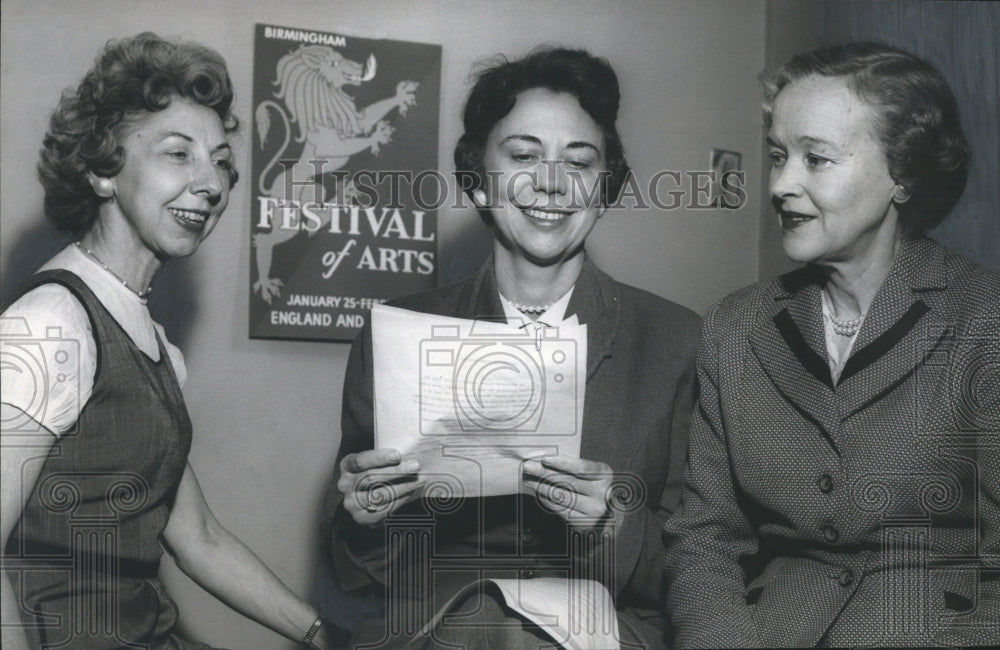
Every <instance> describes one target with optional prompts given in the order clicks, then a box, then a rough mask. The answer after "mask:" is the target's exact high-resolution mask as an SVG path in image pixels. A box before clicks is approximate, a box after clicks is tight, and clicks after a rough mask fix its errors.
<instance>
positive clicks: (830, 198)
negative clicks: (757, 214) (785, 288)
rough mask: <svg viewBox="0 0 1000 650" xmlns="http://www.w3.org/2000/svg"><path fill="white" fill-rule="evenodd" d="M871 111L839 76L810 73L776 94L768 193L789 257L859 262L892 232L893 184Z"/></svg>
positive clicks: (894, 215) (895, 220) (895, 224)
mask: <svg viewBox="0 0 1000 650" xmlns="http://www.w3.org/2000/svg"><path fill="white" fill-rule="evenodd" d="M874 111H875V109H874V108H872V107H871V106H869V105H868V104H866V103H865V102H863V101H862V100H861V99H860V98H858V97H857V96H856V95H855V94H854V92H853V91H852V90H851V89H850V88H849V87H848V85H847V80H846V79H844V78H842V77H824V76H816V75H813V76H809V77H806V78H804V79H800V80H797V81H794V82H792V83H790V84H788V85H787V86H786V87H785V88H783V89H782V90H781V92H780V93H778V96H777V97H776V98H775V101H774V110H773V113H772V118H771V128H770V130H769V132H768V145H769V148H770V158H771V163H772V166H771V175H770V193H771V201H772V203H773V204H774V206H775V208H776V210H777V211H778V216H779V218H780V219H781V231H782V244H783V246H784V250H785V254H786V255H788V256H789V257H790V258H791V259H793V260H794V261H796V262H818V263H833V264H836V263H852V262H861V261H863V260H864V259H865V255H866V253H867V252H869V251H873V250H877V249H879V248H880V247H879V246H878V244H879V243H885V242H886V241H887V239H886V238H895V237H896V235H897V230H898V215H897V213H896V208H895V206H894V205H893V190H894V188H895V186H896V183H895V181H893V179H892V177H891V176H890V175H889V168H888V162H887V160H886V156H885V152H884V151H883V148H882V145H881V143H880V142H879V140H878V138H877V133H876V127H875V113H874Z"/></svg>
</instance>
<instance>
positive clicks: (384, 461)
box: [340, 447, 402, 474]
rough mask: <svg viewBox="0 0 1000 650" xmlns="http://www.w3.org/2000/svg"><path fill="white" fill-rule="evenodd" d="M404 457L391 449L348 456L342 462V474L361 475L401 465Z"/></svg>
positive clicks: (373, 450)
mask: <svg viewBox="0 0 1000 650" xmlns="http://www.w3.org/2000/svg"><path fill="white" fill-rule="evenodd" d="M401 459H402V457H401V456H400V454H399V452H398V451H397V450H395V449H392V448H391V447H386V448H383V449H368V450H366V451H359V452H358V453H356V454H348V455H346V456H344V458H343V460H341V461H340V471H341V473H351V474H360V473H361V472H364V471H366V470H369V469H375V468H376V467H389V466H391V465H399V463H400V461H401Z"/></svg>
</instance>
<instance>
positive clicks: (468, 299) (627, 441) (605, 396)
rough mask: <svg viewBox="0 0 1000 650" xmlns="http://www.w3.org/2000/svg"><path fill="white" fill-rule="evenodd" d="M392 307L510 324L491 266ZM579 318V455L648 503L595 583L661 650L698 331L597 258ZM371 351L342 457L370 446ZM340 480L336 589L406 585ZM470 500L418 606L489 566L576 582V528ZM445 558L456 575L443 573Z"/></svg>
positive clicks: (333, 504) (334, 529)
mask: <svg viewBox="0 0 1000 650" xmlns="http://www.w3.org/2000/svg"><path fill="white" fill-rule="evenodd" d="M392 304H393V305H395V306H398V307H403V308H406V309H411V310H414V311H420V312H425V313H433V314H440V315H448V316H456V317H460V318H496V317H498V316H499V317H501V318H502V316H503V313H504V312H503V307H502V306H501V304H500V301H499V292H498V290H497V287H496V279H495V276H494V274H493V264H492V260H490V261H489V262H488V263H487V264H486V266H485V267H484V268H483V269H482V270H481V271H480V272H479V273H478V274H477V275H475V276H472V277H470V278H467V279H465V280H462V281H460V282H458V283H456V284H453V285H451V286H448V287H443V288H440V289H435V290H432V291H429V292H426V293H423V294H418V295H415V296H409V297H406V298H401V299H399V300H396V301H394V302H393V303H392ZM572 314H576V315H577V316H578V318H579V320H580V322H581V323H585V324H586V325H587V386H586V398H585V405H584V414H583V435H582V441H581V450H580V456H581V457H582V458H586V459H590V460H596V461H603V462H605V463H607V464H608V465H609V466H610V467H611V469H612V470H613V471H614V472H615V473H616V475H618V474H620V475H622V476H623V477H626V478H627V480H628V481H629V482H630V483H631V484H632V485H633V486H636V485H637V489H638V491H639V492H640V493H641V494H639V496H640V497H641V498H642V500H643V503H642V507H639V508H638V509H637V510H635V511H634V512H631V513H630V514H627V515H626V516H625V518H624V522H623V524H622V525H621V526H620V528H619V532H618V535H617V538H616V539H615V544H614V553H613V555H610V556H609V555H601V554H598V555H600V556H601V557H597V556H594V557H591V558H589V560H591V561H593V562H595V563H607V562H609V561H610V562H611V563H612V567H611V568H610V571H608V572H605V573H601V572H600V571H599V570H598V571H596V572H592V575H594V574H595V573H596V574H600V575H601V578H600V579H602V580H603V581H604V582H605V584H606V586H607V587H608V588H609V591H610V592H611V593H612V594H613V595H614V597H615V598H616V604H617V606H618V609H619V611H624V610H628V611H630V612H631V614H632V616H633V618H632V619H631V620H632V621H633V622H635V621H638V623H637V625H638V627H640V628H642V630H634V631H635V632H636V636H639V637H645V638H646V639H647V642H648V644H649V645H650V646H652V647H659V646H661V645H662V643H663V641H662V581H663V560H664V552H663V546H662V544H661V542H660V537H661V532H662V526H663V521H664V520H665V519H666V518H667V517H668V516H669V515H670V514H671V513H672V512H673V511H674V510H675V509H676V506H677V502H678V500H679V497H680V482H681V476H682V474H683V467H684V460H685V450H686V447H687V430H688V425H689V422H690V415H691V411H692V409H693V406H694V357H695V349H696V347H697V335H698V323H699V321H698V318H697V316H696V315H695V314H693V313H692V312H691V311H689V310H687V309H685V308H683V307H680V306H679V305H676V304H674V303H671V302H668V301H666V300H664V299H662V298H659V297H657V296H654V295H653V294H650V293H647V292H645V291H641V290H639V289H635V288H633V287H629V286H626V285H623V284H619V283H617V282H615V281H614V280H613V279H611V278H610V277H609V276H608V275H606V274H605V273H603V272H602V271H601V270H600V269H598V268H597V267H596V266H594V265H593V264H592V263H591V262H590V261H589V260H588V261H587V262H585V264H584V268H583V270H582V272H581V274H580V277H579V278H578V280H577V282H576V286H575V289H574V290H573V294H572V297H571V299H570V303H569V306H568V308H567V311H566V316H567V317H569V316H571V315H572ZM371 346H372V342H371V330H370V326H366V327H365V329H364V330H363V331H362V333H361V334H360V335H359V336H358V338H357V340H356V341H355V342H354V346H353V348H352V349H351V356H350V360H349V362H348V367H347V373H346V377H345V381H344V409H343V417H342V423H341V425H342V435H343V438H342V441H341V446H340V452H339V454H338V460H339V458H342V457H343V456H344V455H346V454H349V453H354V452H358V451H361V450H365V449H371V448H372V447H373V429H374V425H373V408H372V356H371V355H372V347H371ZM337 478H338V476H334V477H333V480H332V481H331V483H330V488H329V491H328V494H327V506H326V512H327V513H328V520H327V522H326V526H325V530H326V531H327V533H326V534H327V538H326V539H328V540H329V550H330V553H331V555H332V561H333V566H334V571H335V573H336V577H337V580H338V582H339V583H340V586H341V588H343V589H345V590H348V591H349V590H353V589H357V588H361V587H364V586H366V585H370V584H372V583H376V584H378V583H381V584H383V585H384V584H386V583H387V579H388V580H390V581H392V580H397V582H396V583H395V584H401V583H400V582H399V580H400V578H398V577H391V576H388V575H387V565H388V564H389V560H390V559H392V560H393V562H392V569H391V570H390V571H397V570H400V569H403V570H406V569H407V567H406V564H407V562H406V559H405V558H404V559H403V560H401V561H396V559H397V558H390V557H389V552H387V549H386V544H385V532H384V529H383V528H384V527H383V528H379V529H377V530H375V531H370V530H367V529H362V528H361V527H359V526H357V525H356V524H354V522H353V520H352V519H351V517H350V515H349V514H348V513H347V512H346V511H345V510H344V508H343V505H342V501H343V495H342V494H341V493H340V492H339V491H338V490H337V485H336V484H337ZM636 482H638V483H636ZM466 501H467V503H465V504H464V505H463V506H462V507H460V508H458V509H457V510H456V511H454V512H451V513H449V514H447V515H440V514H439V515H437V516H436V519H435V525H434V531H433V534H434V552H433V554H432V555H431V557H430V558H426V561H427V563H428V564H430V565H432V566H433V567H434V568H433V571H431V570H430V568H428V574H427V575H428V576H429V582H425V583H424V586H425V587H426V586H430V588H431V589H432V590H433V591H434V593H433V594H423V595H422V596H421V595H420V594H417V595H416V597H417V598H431V599H432V602H433V603H434V607H435V608H436V607H437V606H438V605H439V604H440V603H442V602H444V600H445V599H447V598H449V597H450V596H451V594H453V593H454V592H455V591H457V590H458V589H459V588H461V587H462V586H464V585H465V584H466V583H468V582H469V581H470V580H471V579H472V578H473V577H474V576H475V575H476V573H477V572H479V571H480V570H483V571H485V572H486V573H485V574H484V575H489V573H488V572H489V570H490V569H496V570H497V571H498V573H499V575H503V576H505V577H510V576H511V571H513V575H515V576H516V575H520V576H522V577H530V576H550V575H551V576H558V575H561V576H566V575H567V573H566V566H565V562H564V561H563V559H564V558H567V556H573V555H575V554H576V551H575V550H574V549H573V548H571V547H572V546H573V543H572V542H571V541H570V542H567V540H568V539H569V538H568V536H567V526H566V525H565V522H564V521H563V520H562V519H561V518H560V517H558V516H557V515H553V514H549V513H546V512H544V511H542V510H541V509H540V508H539V507H538V505H537V504H536V503H535V502H534V499H533V498H531V497H527V496H518V495H514V496H506V497H489V498H483V499H470V500H466ZM425 510H426V508H424V505H423V504H421V503H420V502H414V503H411V504H409V505H408V506H406V507H404V508H402V509H400V510H399V511H397V512H396V513H394V514H393V515H392V516H391V517H390V522H389V525H390V526H393V527H396V526H398V525H400V522H403V523H405V518H407V517H410V518H413V517H416V518H417V519H419V518H420V517H421V516H422V513H423V512H424V511H425ZM447 558H451V559H450V560H448V559H447ZM456 558H458V559H456ZM462 558H465V560H467V561H465V560H463V559H462ZM574 559H581V558H574ZM584 559H588V558H584ZM445 560H447V561H448V562H450V564H449V566H451V567H458V569H456V570H454V571H448V570H447V567H445V566H444V562H445ZM439 561H440V564H438V563H439ZM463 561H465V564H464V565H463ZM418 564H419V562H418ZM460 565H461V566H460ZM466 565H467V566H466ZM410 568H412V567H410ZM464 569H468V570H464ZM504 572H505V573H504ZM417 612H418V614H417V615H419V616H423V615H424V614H427V613H429V610H428V609H426V608H425V607H423V606H421V607H417ZM421 612H422V613H421ZM390 615H391V614H390ZM620 618H621V617H620Z"/></svg>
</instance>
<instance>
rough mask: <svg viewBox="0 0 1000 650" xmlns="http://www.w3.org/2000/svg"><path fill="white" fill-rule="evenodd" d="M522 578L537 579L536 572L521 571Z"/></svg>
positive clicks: (529, 570)
mask: <svg viewBox="0 0 1000 650" xmlns="http://www.w3.org/2000/svg"><path fill="white" fill-rule="evenodd" d="M521 577H522V578H534V577H535V572H534V571H532V570H531V569H524V570H523V571H521Z"/></svg>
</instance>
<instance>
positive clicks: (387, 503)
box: [344, 475, 424, 524]
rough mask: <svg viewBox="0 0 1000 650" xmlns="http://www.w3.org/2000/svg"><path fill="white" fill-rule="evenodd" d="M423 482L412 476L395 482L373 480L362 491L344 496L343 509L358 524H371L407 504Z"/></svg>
mask: <svg viewBox="0 0 1000 650" xmlns="http://www.w3.org/2000/svg"><path fill="white" fill-rule="evenodd" d="M423 485H424V481H421V480H420V479H419V478H417V477H415V476H413V477H409V478H407V479H400V477H399V475H396V477H395V480H391V481H390V480H384V481H378V480H374V481H372V482H371V483H370V484H369V487H368V488H367V489H364V490H357V491H355V492H352V493H351V494H348V495H345V497H344V507H345V508H346V509H347V511H348V512H349V513H350V514H351V517H353V518H354V521H356V522H357V523H359V524H373V523H376V522H379V521H381V520H382V519H384V518H385V517H386V516H388V515H389V514H390V513H391V512H393V511H394V510H396V509H397V508H399V507H401V506H403V505H405V504H406V503H409V502H410V501H411V500H412V498H413V497H414V496H416V493H417V490H418V489H420V488H422V487H423Z"/></svg>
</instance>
